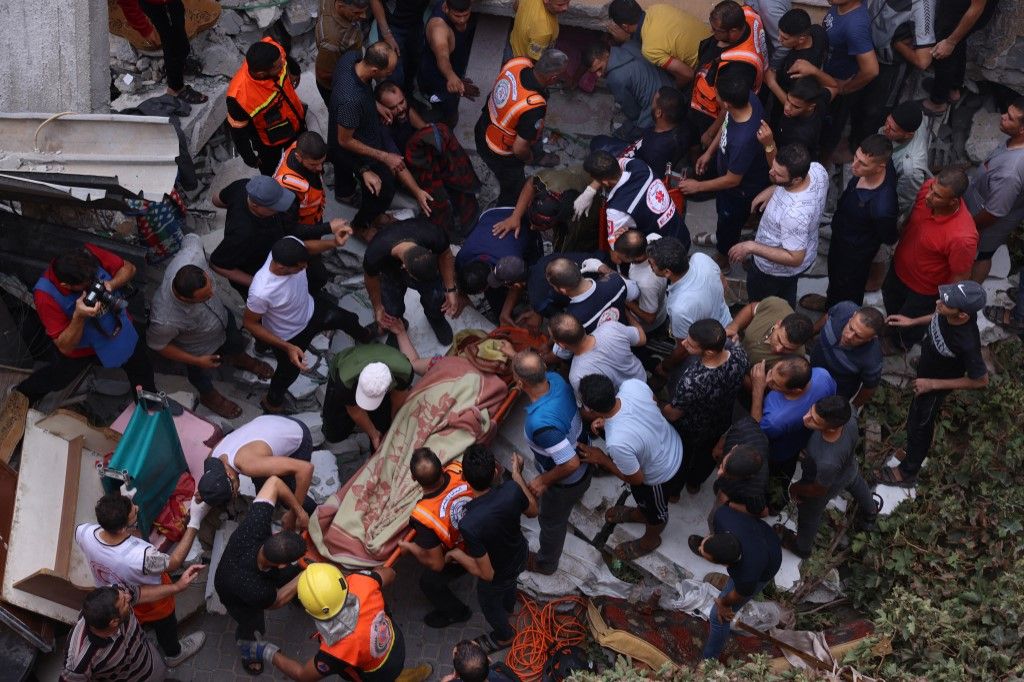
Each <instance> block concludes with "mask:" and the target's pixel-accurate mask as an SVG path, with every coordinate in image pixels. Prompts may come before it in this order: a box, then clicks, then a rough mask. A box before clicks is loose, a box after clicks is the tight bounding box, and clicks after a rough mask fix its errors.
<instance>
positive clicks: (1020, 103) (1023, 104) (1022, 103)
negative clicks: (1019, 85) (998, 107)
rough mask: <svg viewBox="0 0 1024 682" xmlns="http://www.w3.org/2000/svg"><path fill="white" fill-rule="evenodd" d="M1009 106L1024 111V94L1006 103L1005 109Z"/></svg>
mask: <svg viewBox="0 0 1024 682" xmlns="http://www.w3.org/2000/svg"><path fill="white" fill-rule="evenodd" d="M1010 107H1013V108H1014V109H1016V110H1017V111H1020V112H1024V96H1022V97H1018V98H1016V99H1014V100H1013V101H1012V102H1010V103H1009V104H1007V105H1006V108H1007V109H1009V108H1010Z"/></svg>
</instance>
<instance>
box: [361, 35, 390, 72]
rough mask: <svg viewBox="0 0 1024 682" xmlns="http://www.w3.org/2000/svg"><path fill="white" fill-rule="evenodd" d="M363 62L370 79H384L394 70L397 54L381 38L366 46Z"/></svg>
mask: <svg viewBox="0 0 1024 682" xmlns="http://www.w3.org/2000/svg"><path fill="white" fill-rule="evenodd" d="M363 64H364V65H365V66H366V67H367V68H368V69H369V76H370V78H371V79H373V80H377V81H379V80H384V79H385V78H387V77H388V76H390V75H391V74H392V73H393V72H394V70H395V66H396V65H397V64H398V55H397V54H395V51H394V50H393V49H391V46H390V45H388V44H387V43H385V42H384V41H383V40H378V41H377V42H375V43H374V44H373V45H370V46H369V47H368V48H366V54H364V55H363Z"/></svg>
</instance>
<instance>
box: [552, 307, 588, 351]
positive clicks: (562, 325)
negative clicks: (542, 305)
mask: <svg viewBox="0 0 1024 682" xmlns="http://www.w3.org/2000/svg"><path fill="white" fill-rule="evenodd" d="M548 327H549V328H550V329H551V338H552V339H554V340H555V341H556V342H557V343H558V344H559V345H560V346H563V347H565V348H569V349H572V348H575V347H576V346H578V345H579V344H580V342H581V341H583V339H585V338H586V336H587V332H586V331H585V330H584V329H583V325H582V324H580V321H579V320H577V319H576V318H575V317H573V316H572V315H570V314H569V313H556V314H555V315H554V316H552V318H551V320H550V322H548Z"/></svg>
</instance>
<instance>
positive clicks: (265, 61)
mask: <svg viewBox="0 0 1024 682" xmlns="http://www.w3.org/2000/svg"><path fill="white" fill-rule="evenodd" d="M280 58H281V50H279V49H278V47H277V45H271V44H270V43H265V42H263V41H262V40H260V41H257V42H255V43H253V44H252V45H250V46H249V49H248V50H246V51H245V63H246V65H247V66H248V67H249V71H266V70H267V69H269V68H270V67H272V66H273V65H274V64H275V63H276V62H277V60H278V59H280Z"/></svg>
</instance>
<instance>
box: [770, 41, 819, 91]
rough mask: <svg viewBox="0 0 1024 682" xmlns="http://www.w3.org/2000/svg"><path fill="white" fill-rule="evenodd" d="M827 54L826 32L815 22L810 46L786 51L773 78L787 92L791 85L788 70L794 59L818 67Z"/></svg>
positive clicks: (791, 80) (791, 81) (794, 61)
mask: <svg viewBox="0 0 1024 682" xmlns="http://www.w3.org/2000/svg"><path fill="white" fill-rule="evenodd" d="M827 56H828V34H826V33H825V28H824V27H823V26H820V25H818V24H815V25H813V26H811V46H810V47H808V48H806V49H803V50H790V51H789V52H788V53H786V56H785V57H783V58H782V62H781V63H780V64H779V69H778V71H776V72H775V80H776V81H777V82H778V84H779V87H780V88H782V89H783V90H784V91H785V92H789V89H790V88H791V87H792V86H793V78H792V77H791V76H790V75H789V70H790V69H791V68H793V64H795V63H796V60H798V59H806V60H807V61H809V62H810V63H811V64H814V65H815V66H817V67H818V68H819V69H820V68H821V66H822V65H823V64H824V63H825V58H826V57H827Z"/></svg>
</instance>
